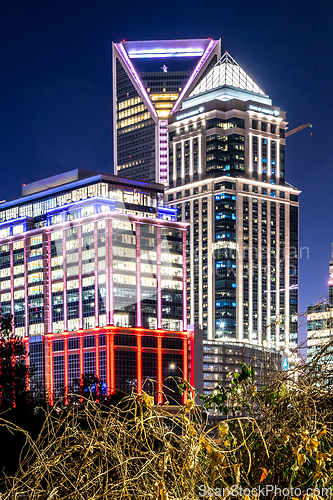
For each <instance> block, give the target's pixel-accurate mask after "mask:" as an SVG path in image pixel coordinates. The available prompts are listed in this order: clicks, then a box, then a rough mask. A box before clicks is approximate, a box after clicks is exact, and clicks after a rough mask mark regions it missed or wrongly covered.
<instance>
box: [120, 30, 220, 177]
mask: <svg viewBox="0 0 333 500" xmlns="http://www.w3.org/2000/svg"><path fill="white" fill-rule="evenodd" d="M220 56H221V43H220V41H219V40H212V39H209V38H208V39H193V40H149V41H141V42H128V41H125V40H123V41H122V42H120V43H114V44H113V50H112V62H113V127H114V172H115V174H117V173H118V174H119V175H121V176H122V177H130V178H132V179H139V180H144V181H150V182H154V181H156V182H161V183H163V184H165V185H166V184H167V183H168V117H169V115H170V114H172V113H175V112H176V111H177V110H178V109H179V108H180V106H181V103H182V102H183V100H184V98H185V97H186V96H188V95H189V94H190V92H191V91H192V89H193V88H194V87H195V86H196V85H197V84H198V83H199V82H200V81H201V80H202V79H203V78H204V76H205V75H206V74H207V72H209V70H210V69H211V68H212V67H213V66H214V65H215V64H216V62H217V61H218V60H219V59H220Z"/></svg>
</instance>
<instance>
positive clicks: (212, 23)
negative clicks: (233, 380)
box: [0, 0, 333, 311]
mask: <svg viewBox="0 0 333 500" xmlns="http://www.w3.org/2000/svg"><path fill="white" fill-rule="evenodd" d="M332 25H333V4H332V2H330V1H329V0H326V1H323V0H319V1H317V2H313V1H311V2H310V1H306V0H305V1H299V0H296V1H290V0H288V1H285V0H280V1H279V2H271V1H267V0H266V1H265V2H264V1H261V0H259V1H249V0H239V1H237V2H236V1H234V2H231V1H223V0H218V1H211V2H202V1H192V2H182V1H179V0H178V1H174V0H172V1H168V2H158V3H156V2H147V1H141V2H138V1H136V2H131V1H127V2H116V1H114V0H113V1H112V0H109V1H106V0H96V1H92V0H90V1H87V0H80V1H79V0H75V1H74V0H65V1H64V0H53V1H51V0H24V1H23V0H22V1H16V0H0V67H1V79H0V99H1V108H0V123H1V134H0V166H1V170H0V172H1V183H0V199H11V198H13V197H17V196H19V195H20V190H21V184H22V183H26V182H30V181H34V180H37V179H39V178H41V177H43V176H48V175H53V174H56V173H58V172H61V171H65V170H69V169H72V168H77V167H81V168H89V169H98V168H99V169H100V171H105V172H111V171H112V115H111V111H112V94H111V92H112V86H111V42H112V41H120V40H121V39H123V38H124V39H127V40H140V39H158V38H201V37H202V38H204V37H208V36H210V37H213V38H222V50H223V51H224V50H228V52H229V53H230V54H231V55H232V56H233V57H234V58H235V59H236V61H237V62H238V63H239V64H240V65H241V66H242V67H243V68H244V69H245V70H246V71H247V72H249V74H250V75H251V76H252V77H253V78H254V80H255V81H256V82H257V83H258V84H259V85H260V87H261V88H262V89H263V90H264V91H265V92H267V93H268V94H269V95H270V97H271V98H272V99H273V104H274V105H275V106H279V107H281V108H282V109H283V110H285V111H287V119H288V120H289V124H290V125H289V126H290V128H294V127H296V126H298V125H300V124H303V123H307V122H311V123H312V124H313V128H312V132H313V134H312V135H310V129H306V130H303V131H302V132H299V133H298V134H295V135H293V136H291V137H290V138H288V139H287V165H286V178H287V180H288V181H289V182H291V183H292V184H294V185H296V186H297V187H298V188H299V189H301V190H302V194H301V196H300V246H301V247H308V248H309V259H306V252H303V258H302V260H301V263H300V311H304V310H305V309H306V306H307V305H308V304H310V303H313V302H315V301H316V300H317V299H319V298H320V297H321V296H322V295H323V294H324V293H325V291H326V290H327V281H328V262H329V259H330V244H331V241H333V227H332V222H331V221H332V214H333V198H332V190H333V169H332V145H333V137H332V130H333V126H332V124H331V122H332V116H333V86H332V82H333V63H332V61H333V59H332V54H333V36H332Z"/></svg>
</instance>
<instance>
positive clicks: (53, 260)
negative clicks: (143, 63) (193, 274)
mask: <svg viewBox="0 0 333 500" xmlns="http://www.w3.org/2000/svg"><path fill="white" fill-rule="evenodd" d="M163 190H164V187H163V186H162V185H160V184H148V183H145V182H137V181H131V180H129V179H121V178H119V177H117V176H113V175H107V174H98V173H95V172H89V171H84V170H73V171H71V172H66V173H65V174H62V175H58V176H54V177H51V178H48V179H43V180H41V181H38V182H35V183H32V184H28V185H26V186H24V187H23V193H22V197H21V198H19V199H16V200H13V201H9V202H5V203H2V204H1V205H0V304H1V311H2V313H3V314H13V316H14V319H15V326H14V333H15V335H16V336H18V337H22V338H23V339H24V341H25V343H26V347H27V351H29V352H30V363H33V364H34V366H35V368H36V373H35V375H34V378H33V380H31V384H35V385H38V384H44V385H45V387H46V388H47V391H48V394H49V398H50V400H51V401H52V400H53V399H54V398H55V397H58V396H60V395H61V394H63V393H64V390H68V388H69V390H70V388H71V387H72V385H73V383H74V380H76V379H80V376H82V375H83V374H85V375H87V374H91V375H95V376H96V377H97V378H99V379H100V380H101V381H102V382H103V384H104V388H105V391H106V392H107V393H108V394H112V393H113V392H115V390H118V389H119V390H123V391H131V389H132V388H133V389H135V390H138V391H139V392H140V391H141V388H142V387H144V389H145V390H147V391H150V392H152V391H153V390H154V391H155V393H157V392H158V396H157V401H158V402H162V401H163V396H162V394H161V391H162V383H163V381H164V380H165V379H166V378H167V377H170V376H172V375H176V376H183V377H184V378H185V379H189V380H192V383H195V381H194V378H193V377H194V366H195V353H194V352H193V346H194V341H195V340H194V330H193V329H192V330H188V329H187V318H186V251H185V246H184V244H185V242H186V226H187V225H186V223H182V222H177V221H176V210H174V209H172V208H165V207H163V205H162V201H163ZM196 342H197V343H198V339H197V340H196ZM201 344H202V342H201ZM198 345H200V342H199V344H198ZM189 359H191V363H190V364H189ZM199 359H200V363H201V360H202V351H201V354H200V352H199ZM150 379H153V380H156V381H157V387H154V388H153V386H152V382H150V381H149V380H150ZM166 384H167V386H168V384H169V386H170V387H171V386H172V387H173V388H174V383H173V382H171V379H169V382H166ZM170 384H171V385H170ZM172 384H173V385H172ZM172 397H174V398H175V399H178V400H180V397H179V395H177V391H176V393H174V395H173V396H172Z"/></svg>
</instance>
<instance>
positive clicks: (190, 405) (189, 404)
mask: <svg viewBox="0 0 333 500" xmlns="http://www.w3.org/2000/svg"><path fill="white" fill-rule="evenodd" d="M194 406H195V402H194V400H193V399H188V400H187V403H186V405H185V413H189V412H190V411H191V410H193V408H194Z"/></svg>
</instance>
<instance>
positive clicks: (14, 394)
mask: <svg viewBox="0 0 333 500" xmlns="http://www.w3.org/2000/svg"><path fill="white" fill-rule="evenodd" d="M12 324H13V316H12V315H10V314H6V315H3V314H1V315H0V328H1V340H0V407H1V409H6V408H22V407H27V406H28V405H29V402H30V397H29V392H28V390H27V380H28V374H29V369H28V367H27V366H26V359H25V354H26V353H25V346H24V342H23V341H22V340H21V339H20V338H16V337H14V336H13V335H12Z"/></svg>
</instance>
